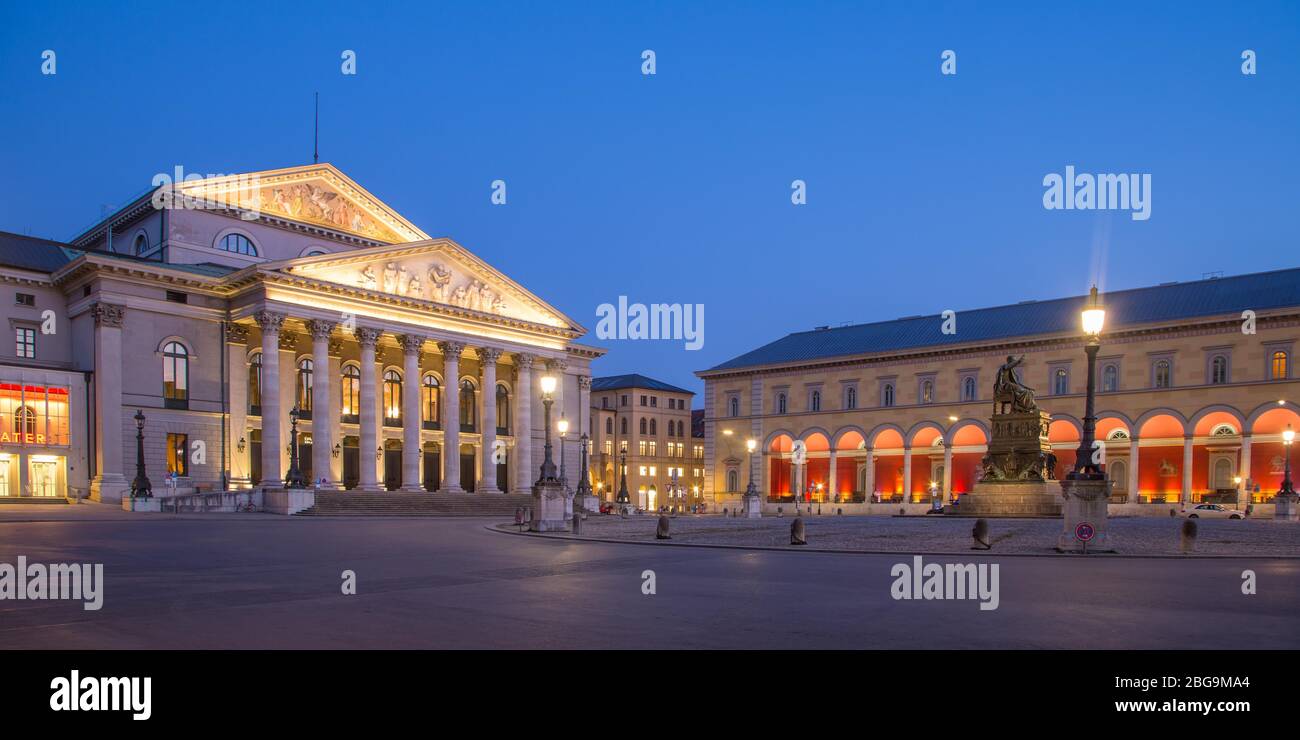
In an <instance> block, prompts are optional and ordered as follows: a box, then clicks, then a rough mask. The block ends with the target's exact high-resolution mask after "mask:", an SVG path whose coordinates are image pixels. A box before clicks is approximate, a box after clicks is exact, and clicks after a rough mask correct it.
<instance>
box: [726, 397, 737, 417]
mask: <svg viewBox="0 0 1300 740" xmlns="http://www.w3.org/2000/svg"><path fill="white" fill-rule="evenodd" d="M727 413H728V414H730V415H731V416H740V399H739V398H732V399H731V400H729V401H727Z"/></svg>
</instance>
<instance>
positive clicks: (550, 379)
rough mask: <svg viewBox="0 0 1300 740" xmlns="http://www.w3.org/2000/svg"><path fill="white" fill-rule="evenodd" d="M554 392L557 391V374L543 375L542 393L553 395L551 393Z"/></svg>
mask: <svg viewBox="0 0 1300 740" xmlns="http://www.w3.org/2000/svg"><path fill="white" fill-rule="evenodd" d="M554 392H555V376H554V375H543V376H542V393H545V394H546V395H548V396H549V395H551V394H552V393H554Z"/></svg>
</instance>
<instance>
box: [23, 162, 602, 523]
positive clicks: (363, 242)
mask: <svg viewBox="0 0 1300 740" xmlns="http://www.w3.org/2000/svg"><path fill="white" fill-rule="evenodd" d="M250 183H252V184H251V185H250ZM171 195H176V196H178V197H179V196H181V195H183V196H184V197H186V198H189V199H191V201H190V205H189V207H184V208H182V207H161V208H160V207H159V204H160V203H162V204H163V205H164V206H166V205H168V201H167V198H166V196H171ZM177 202H179V200H178V201H177ZM195 204H198V205H197V206H196V205H195ZM172 205H174V204H172ZM0 282H3V283H4V286H5V287H4V291H5V292H4V293H0V305H2V306H3V307H4V309H5V312H6V314H7V317H8V318H9V324H10V328H9V330H10V331H11V332H13V333H14V336H15V340H16V341H15V343H14V344H9V345H7V347H6V349H7V350H8V351H7V352H0V472H3V474H4V476H5V477H4V478H3V479H0V495H46V494H47V493H48V494H49V495H68V494H70V493H75V492H77V491H78V490H88V491H89V494H90V497H91V498H94V499H99V500H103V501H117V500H120V499H121V498H122V496H123V495H125V494H126V493H127V492H128V490H129V487H130V480H131V478H132V477H133V475H134V471H135V467H134V466H135V457H136V454H135V433H136V426H135V422H134V421H133V419H132V417H133V415H134V414H135V412H136V410H137V409H139V410H142V411H143V413H144V415H145V417H146V418H147V421H146V423H145V428H144V429H145V461H146V464H147V466H148V472H149V475H150V478H151V479H152V482H153V487H154V492H155V493H156V494H157V493H165V492H166V489H165V487H164V485H163V480H164V478H165V477H167V476H168V474H169V473H174V474H175V477H176V487H177V488H178V489H179V490H181V491H186V490H196V489H197V490H203V489H210V490H221V489H223V488H224V489H249V488H252V487H255V486H259V485H262V484H265V485H267V486H271V487H274V486H276V485H278V483H279V482H280V481H282V480H283V478H284V475H285V473H286V470H287V468H288V464H289V450H290V444H289V442H290V430H291V428H292V419H291V410H292V409H295V408H297V409H298V410H299V414H298V417H299V421H298V424H297V430H298V435H299V436H298V442H299V445H300V449H301V451H302V454H301V462H300V467H301V469H302V472H303V474H304V477H305V478H306V479H307V480H308V481H310V482H313V483H314V484H316V485H317V486H318V487H320V488H324V489H338V488H349V489H351V488H359V489H362V490H381V489H402V490H407V491H427V490H439V491H446V492H453V493H455V492H469V491H474V492H480V493H484V492H496V491H512V492H526V491H528V490H529V488H530V486H531V485H532V482H533V480H534V479H536V478H537V475H538V471H537V468H538V466H540V464H541V454H542V452H541V450H542V428H541V425H542V405H541V398H540V395H541V392H540V388H539V378H540V377H541V376H542V374H544V373H553V374H555V375H556V376H558V377H559V378H560V379H561V382H559V384H558V388H557V390H556V392H555V396H556V398H555V403H556V412H557V413H560V412H564V411H567V413H568V414H569V415H570V417H571V418H580V419H581V420H582V421H583V422H584V423H585V421H586V414H587V410H588V409H589V407H590V401H589V399H588V397H587V394H588V391H589V383H588V381H589V380H590V362H591V360H592V359H594V358H596V357H599V356H600V355H601V354H603V352H602V351H601V350H597V349H594V348H590V347H584V346H582V345H579V344H577V343H575V340H576V339H578V338H579V337H580V336H581V335H582V334H583V333H584V331H585V330H584V329H583V328H582V327H581V326H579V325H578V324H577V323H576V322H574V321H572V320H571V319H569V318H567V317H566V316H564V315H563V314H561V313H560V312H559V311H557V310H556V309H554V308H553V307H551V306H549V305H548V304H546V303H544V302H543V301H542V300H541V299H539V298H537V297H536V296H535V295H534V294H532V293H531V292H529V291H528V290H526V289H525V288H524V287H523V286H520V285H518V284H517V283H515V282H513V281H511V280H510V279H509V278H507V277H506V276H505V275H504V274H502V273H500V272H498V271H497V270H495V269H493V268H492V267H491V266H489V265H487V264H486V263H484V262H483V261H482V260H480V259H478V258H477V257H475V256H474V255H473V254H472V253H470V252H469V251H468V250H466V249H465V248H464V247H462V246H460V245H459V244H457V243H455V242H453V241H451V240H450V239H445V238H437V239H434V238H430V237H429V236H428V235H427V234H425V233H423V232H422V231H420V230H419V229H418V228H416V227H415V226H414V225H412V224H410V223H409V222H407V221H406V220H405V219H403V218H402V217H401V216H400V215H399V214H397V213H396V212H394V211H392V210H391V209H390V208H388V207H387V206H386V205H384V204H383V203H382V202H380V201H379V200H378V199H376V198H374V196H372V195H370V194H369V193H367V192H366V191H365V190H364V189H362V188H361V187H360V186H358V185H357V184H356V183H354V182H352V181H351V180H349V179H348V178H347V177H346V176H344V175H343V174H342V173H341V172H339V171H338V170H337V169H335V168H334V167H332V166H330V165H328V164H320V165H309V166H305V167H295V168H290V169H285V170H276V171H270V172H261V173H255V174H253V175H246V176H234V177H229V178H227V177H221V178H210V179H206V180H197V181H187V182H184V183H182V184H181V185H179V186H178V187H176V188H175V189H172V188H171V187H170V186H162V187H160V188H157V189H155V190H154V191H151V192H150V193H147V194H146V195H144V196H141V197H140V198H139V199H137V200H136V201H134V202H133V203H131V204H130V205H128V206H126V207H125V208H122V209H121V210H119V211H117V212H116V213H114V214H112V215H111V216H109V217H108V218H106V219H105V220H103V221H101V222H100V223H98V224H96V225H95V226H94V227H92V228H90V229H88V230H86V231H85V232H83V233H82V234H80V235H79V236H77V237H76V238H74V239H73V240H72V242H71V243H70V244H68V245H60V244H57V243H54V242H48V241H45V240H38V239H30V238H27V237H20V236H17V235H3V236H0ZM43 322H52V323H49V324H48V326H47V325H46V323H43ZM46 329H50V330H49V331H46ZM29 330H30V331H29ZM494 451H495V452H496V453H497V454H494ZM568 457H569V459H567V463H568V464H569V465H573V466H576V465H577V464H578V452H577V450H576V449H573V450H569V451H568ZM575 469H576V468H575ZM51 479H52V480H54V481H56V483H55V484H50V483H49V482H48V481H50V480H51Z"/></svg>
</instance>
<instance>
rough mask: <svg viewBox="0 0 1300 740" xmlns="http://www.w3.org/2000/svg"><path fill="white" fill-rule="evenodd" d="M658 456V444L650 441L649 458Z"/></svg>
mask: <svg viewBox="0 0 1300 740" xmlns="http://www.w3.org/2000/svg"><path fill="white" fill-rule="evenodd" d="M658 454H659V453H658V443H657V442H655V441H654V440H651V441H650V457H655V456H656V455H658Z"/></svg>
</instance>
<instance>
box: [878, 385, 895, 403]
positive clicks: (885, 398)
mask: <svg viewBox="0 0 1300 740" xmlns="http://www.w3.org/2000/svg"><path fill="white" fill-rule="evenodd" d="M880 405H881V406H893V405H894V384H893V383H885V387H884V389H883V390H881V392H880Z"/></svg>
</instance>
